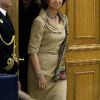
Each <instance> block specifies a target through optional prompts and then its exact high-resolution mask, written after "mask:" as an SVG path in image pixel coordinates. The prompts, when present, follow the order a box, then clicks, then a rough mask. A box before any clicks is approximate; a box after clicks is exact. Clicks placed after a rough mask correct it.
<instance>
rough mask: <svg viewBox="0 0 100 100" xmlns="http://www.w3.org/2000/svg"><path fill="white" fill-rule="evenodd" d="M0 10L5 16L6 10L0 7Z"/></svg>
mask: <svg viewBox="0 0 100 100" xmlns="http://www.w3.org/2000/svg"><path fill="white" fill-rule="evenodd" d="M0 12H1V13H2V14H3V15H4V16H6V13H7V11H6V10H5V9H3V8H0Z"/></svg>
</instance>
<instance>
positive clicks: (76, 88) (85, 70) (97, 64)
mask: <svg viewBox="0 0 100 100" xmlns="http://www.w3.org/2000/svg"><path fill="white" fill-rule="evenodd" d="M62 11H63V12H64V13H65V14H67V15H68V20H69V48H68V52H67V53H66V66H67V78H68V89H67V90H68V91H67V94H68V96H67V98H68V99H67V100H100V0H67V3H66V4H65V6H64V7H63V8H62Z"/></svg>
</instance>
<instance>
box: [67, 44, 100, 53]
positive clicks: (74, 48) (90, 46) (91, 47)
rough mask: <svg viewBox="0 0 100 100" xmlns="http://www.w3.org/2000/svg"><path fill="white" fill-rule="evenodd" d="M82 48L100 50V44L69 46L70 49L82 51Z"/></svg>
mask: <svg viewBox="0 0 100 100" xmlns="http://www.w3.org/2000/svg"><path fill="white" fill-rule="evenodd" d="M82 50H100V44H90V45H72V46H69V48H68V51H82Z"/></svg>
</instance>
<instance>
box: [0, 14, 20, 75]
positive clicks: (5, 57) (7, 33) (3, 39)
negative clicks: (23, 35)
mask: <svg viewBox="0 0 100 100" xmlns="http://www.w3.org/2000/svg"><path fill="white" fill-rule="evenodd" d="M14 33H15V31H14V27H13V25H12V23H11V21H10V19H9V16H4V14H3V13H1V12H0V73H10V74H14V73H16V72H17V69H18V64H17V63H16V62H15V61H14V59H13V56H12V54H13V44H14V37H13V36H14Z"/></svg>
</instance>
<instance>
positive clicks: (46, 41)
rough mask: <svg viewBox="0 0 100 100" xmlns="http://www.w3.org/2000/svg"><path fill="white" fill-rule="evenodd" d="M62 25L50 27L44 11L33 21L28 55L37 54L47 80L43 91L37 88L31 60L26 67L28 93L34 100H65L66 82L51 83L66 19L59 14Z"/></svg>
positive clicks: (63, 35)
mask: <svg viewBox="0 0 100 100" xmlns="http://www.w3.org/2000/svg"><path fill="white" fill-rule="evenodd" d="M59 16H60V17H61V19H62V23H60V24H58V25H51V24H50V23H49V22H48V20H47V15H46V12H45V11H44V10H41V12H40V14H39V16H38V17H37V18H36V19H35V20H34V22H33V25H32V30H31V36H30V41H29V47H28V54H33V53H37V54H38V57H39V62H40V67H41V70H42V73H43V74H44V75H45V77H46V80H47V83H48V85H47V87H46V88H45V89H39V88H38V80H37V77H36V74H35V71H34V67H33V65H32V62H31V60H30V59H29V66H28V92H29V94H30V95H31V96H32V97H33V98H34V99H35V100H66V93H67V92H66V90H67V88H66V85H67V83H66V80H64V81H58V82H53V80H52V79H53V77H54V71H55V69H56V67H57V61H58V50H59V47H60V45H61V43H62V42H63V40H64V38H65V34H66V33H65V26H66V23H67V20H66V17H65V16H64V15H62V14H61V13H59Z"/></svg>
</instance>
